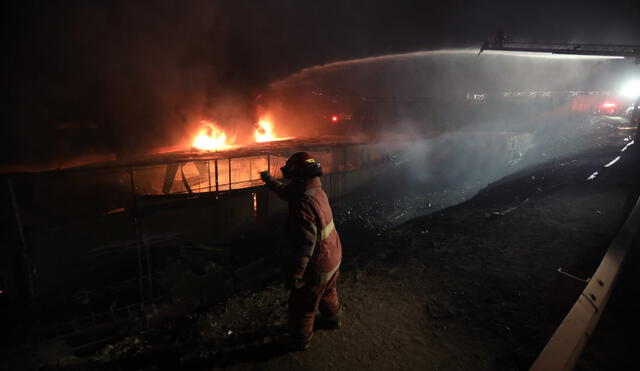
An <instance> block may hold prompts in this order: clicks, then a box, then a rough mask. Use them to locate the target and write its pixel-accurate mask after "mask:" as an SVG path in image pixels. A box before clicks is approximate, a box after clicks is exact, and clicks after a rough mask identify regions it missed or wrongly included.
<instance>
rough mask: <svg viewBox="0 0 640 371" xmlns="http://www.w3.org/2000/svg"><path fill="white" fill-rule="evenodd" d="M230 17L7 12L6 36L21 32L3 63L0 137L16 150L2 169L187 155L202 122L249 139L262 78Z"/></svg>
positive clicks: (77, 4) (105, 6)
mask: <svg viewBox="0 0 640 371" xmlns="http://www.w3.org/2000/svg"><path fill="white" fill-rule="evenodd" d="M230 7H231V6H230V5H225V4H219V3H217V2H210V1H204V0H203V1H199V0H196V1H188V2H182V1H177V0H164V1H156V2H152V3H144V2H136V1H133V2H131V1H120V0H117V1H109V2H104V3H98V2H85V1H71V2H65V3H64V4H57V3H56V4H53V3H47V4H40V5H38V6H33V7H25V6H20V7H16V8H14V9H10V10H11V11H12V12H13V14H12V16H13V23H12V24H15V25H20V24H22V23H24V24H26V25H27V27H24V26H23V27H22V28H21V29H17V30H16V29H13V30H12V31H13V36H14V38H15V40H14V41H13V43H12V44H11V45H10V51H9V60H8V61H6V63H7V69H9V68H11V69H12V73H11V74H10V75H9V76H7V78H8V80H9V86H11V89H13V90H14V93H15V94H14V95H13V98H12V99H13V100H12V101H11V102H10V103H9V107H10V111H11V114H10V117H9V119H8V120H7V121H9V122H10V125H9V126H10V127H11V128H12V129H7V128H5V130H7V132H6V134H7V137H11V138H14V139H15V140H14V141H12V142H13V144H9V145H10V146H11V145H13V146H14V147H13V148H11V149H10V150H9V151H8V152H9V153H11V155H12V156H9V157H13V158H7V157H6V156H5V158H4V160H5V161H6V160H9V161H16V160H30V161H42V160H43V159H51V158H52V157H53V158H63V157H67V156H73V155H75V154H79V153H86V152H88V151H89V152H100V151H106V152H115V153H117V155H118V157H121V158H126V157H128V156H130V155H134V154H137V153H141V152H145V151H147V150H149V149H151V148H154V147H158V146H166V145H175V144H178V143H187V142H188V140H189V137H190V136H192V135H193V133H194V131H195V130H197V127H196V126H198V125H199V122H200V120H202V119H208V120H213V121H217V122H219V123H220V124H221V125H222V126H224V127H225V128H226V129H228V130H229V131H231V132H236V131H237V132H244V131H249V129H250V127H251V125H252V124H253V122H254V117H253V115H254V110H255V109H254V108H253V102H252V100H253V99H254V97H255V93H256V92H257V91H258V90H259V89H260V86H262V85H263V84H264V81H266V79H267V74H264V71H262V70H261V69H260V68H258V67H256V66H257V65H258V64H259V61H258V59H257V58H256V55H255V50H254V48H253V45H252V43H251V40H250V39H249V38H248V37H246V32H244V31H243V29H242V28H243V27H246V24H245V23H244V22H240V21H241V20H242V18H241V17H240V16H238V15H235V16H233V14H230V13H233V11H234V9H228V8H230ZM230 15H231V16H232V17H231V19H230V18H229V16H230ZM234 22H236V23H241V24H240V25H234ZM242 127H244V129H246V130H243V128H242ZM60 128H64V130H61V129H60Z"/></svg>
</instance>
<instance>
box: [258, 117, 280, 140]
mask: <svg viewBox="0 0 640 371" xmlns="http://www.w3.org/2000/svg"><path fill="white" fill-rule="evenodd" d="M254 136H255V138H256V142H257V143H263V142H272V141H274V140H284V139H289V138H279V137H278V136H277V135H276V134H275V132H274V130H273V124H272V123H271V122H269V121H267V120H266V119H261V120H260V121H259V122H258V128H257V129H256V131H255V132H254Z"/></svg>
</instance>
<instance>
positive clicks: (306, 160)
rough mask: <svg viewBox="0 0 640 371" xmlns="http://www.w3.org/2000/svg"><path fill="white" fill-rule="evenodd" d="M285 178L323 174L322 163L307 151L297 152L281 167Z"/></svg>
mask: <svg viewBox="0 0 640 371" xmlns="http://www.w3.org/2000/svg"><path fill="white" fill-rule="evenodd" d="M280 170H282V176H283V177H284V178H285V179H302V180H306V179H311V178H315V177H317V176H322V167H321V166H320V163H318V162H316V160H314V159H313V157H311V155H310V154H308V153H307V152H297V153H294V154H293V155H291V157H289V159H288V160H287V163H286V164H285V165H284V166H283V167H281V168H280Z"/></svg>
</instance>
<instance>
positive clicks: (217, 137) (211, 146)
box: [192, 121, 232, 151]
mask: <svg viewBox="0 0 640 371" xmlns="http://www.w3.org/2000/svg"><path fill="white" fill-rule="evenodd" d="M201 123H202V128H201V129H200V131H199V132H198V135H196V137H195V138H194V139H193V144H192V146H193V147H194V148H198V149H202V150H205V151H220V150H223V149H229V148H231V147H232V145H231V144H229V143H227V134H225V132H224V131H222V130H221V129H220V128H219V127H217V126H216V125H215V124H214V123H213V122H209V121H201Z"/></svg>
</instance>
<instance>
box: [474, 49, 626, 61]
mask: <svg viewBox="0 0 640 371" xmlns="http://www.w3.org/2000/svg"><path fill="white" fill-rule="evenodd" d="M482 54H496V55H510V56H513V57H528V58H545V59H624V57H619V56H612V55H576V54H553V53H545V52H514V51H506V50H486V51H483V52H482Z"/></svg>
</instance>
